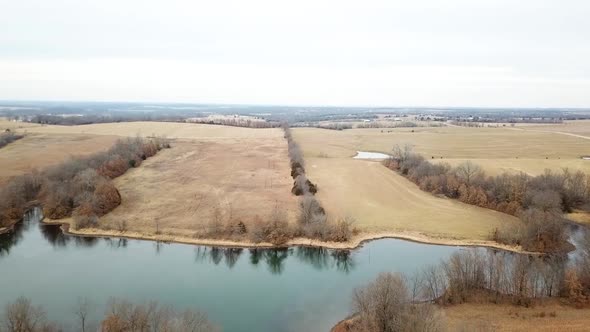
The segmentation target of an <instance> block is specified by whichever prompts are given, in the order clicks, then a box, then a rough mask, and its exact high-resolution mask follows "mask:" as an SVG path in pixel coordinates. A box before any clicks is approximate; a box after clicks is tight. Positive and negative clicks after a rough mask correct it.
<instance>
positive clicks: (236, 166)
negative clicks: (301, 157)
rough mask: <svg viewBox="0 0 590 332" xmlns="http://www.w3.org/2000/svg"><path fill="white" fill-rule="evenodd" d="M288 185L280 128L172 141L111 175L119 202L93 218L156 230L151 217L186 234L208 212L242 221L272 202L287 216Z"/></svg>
mask: <svg viewBox="0 0 590 332" xmlns="http://www.w3.org/2000/svg"><path fill="white" fill-rule="evenodd" d="M232 129H233V128H232ZM265 130H266V129H265ZM237 131H238V132H239V131H240V130H239V129H238V130H237ZM277 133H280V132H277ZM291 185H292V183H291V178H290V176H289V164H288V159H287V149H286V143H285V141H284V139H283V138H282V136H280V135H274V137H269V138H264V139H262V138H249V139H248V138H242V139H240V141H239V143H236V142H234V140H233V139H232V140H229V141H226V140H219V141H218V142H210V141H207V142H204V141H193V140H183V141H176V142H174V143H173V148H172V149H167V150H163V151H161V152H160V153H158V154H157V155H156V156H154V157H152V158H150V159H148V160H146V161H145V162H144V163H143V164H142V165H141V167H139V168H137V169H133V170H131V171H129V172H128V173H127V174H125V175H124V176H121V177H120V178H117V179H116V180H115V186H116V187H117V188H118V189H119V191H120V193H121V196H122V198H123V202H122V204H121V205H120V206H119V207H117V208H116V209H115V210H114V211H112V212H111V213H109V214H108V215H106V216H104V217H103V218H102V220H101V223H103V224H106V225H108V226H110V227H111V228H115V229H116V228H117V225H118V224H119V223H120V222H122V221H124V222H125V224H126V226H127V227H128V230H129V231H132V232H139V233H143V234H154V233H156V228H157V226H156V225H159V226H158V227H159V232H160V233H162V234H165V235H174V236H179V237H193V236H194V235H195V233H197V232H203V231H206V230H207V227H208V226H209V225H210V223H211V221H212V220H215V219H216V218H219V219H220V220H221V222H222V223H226V222H228V221H230V220H231V221H232V222H233V223H237V222H239V221H242V222H244V224H246V226H247V227H248V226H249V225H251V224H252V222H253V221H254V220H255V219H256V218H257V217H259V218H263V219H264V218H267V217H268V216H269V214H270V213H271V211H272V210H273V208H274V206H275V205H279V206H280V207H281V208H282V209H285V210H286V211H288V213H289V215H290V219H291V220H294V217H295V212H296V211H295V210H296V207H297V200H296V198H295V197H294V196H292V195H291V192H290V190H291ZM216 210H217V211H216Z"/></svg>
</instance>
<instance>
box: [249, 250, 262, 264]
mask: <svg viewBox="0 0 590 332" xmlns="http://www.w3.org/2000/svg"><path fill="white" fill-rule="evenodd" d="M262 255H263V250H261V249H256V248H254V249H250V264H252V265H255V266H256V265H258V263H259V262H260V259H261V258H262Z"/></svg>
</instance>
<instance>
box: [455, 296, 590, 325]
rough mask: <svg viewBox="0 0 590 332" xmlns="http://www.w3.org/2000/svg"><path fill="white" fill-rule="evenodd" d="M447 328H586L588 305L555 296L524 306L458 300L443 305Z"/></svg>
mask: <svg viewBox="0 0 590 332" xmlns="http://www.w3.org/2000/svg"><path fill="white" fill-rule="evenodd" d="M444 313H445V316H446V321H447V324H448V330H449V331H483V332H487V331H514V332H516V331H522V332H528V331H546V332H562V331H564V332H566V331H567V332H574V331H576V332H577V331H588V329H589V328H590V325H589V323H590V322H589V317H590V309H588V308H585V309H575V308H573V307H571V306H565V305H561V304H559V303H558V302H557V300H549V302H547V303H546V304H543V305H537V306H534V307H532V308H525V307H521V306H513V305H497V304H461V305H455V306H450V307H446V308H445V309H444Z"/></svg>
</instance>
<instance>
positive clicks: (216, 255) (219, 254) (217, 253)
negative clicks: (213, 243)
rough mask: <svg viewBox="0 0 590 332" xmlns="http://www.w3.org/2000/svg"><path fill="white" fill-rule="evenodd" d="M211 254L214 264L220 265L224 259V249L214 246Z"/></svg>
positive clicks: (210, 251)
mask: <svg viewBox="0 0 590 332" xmlns="http://www.w3.org/2000/svg"><path fill="white" fill-rule="evenodd" d="M209 256H210V257H211V261H212V262H213V264H215V265H218V264H219V263H220V262H221V260H222V259H223V249H221V248H217V247H212V248H211V250H209Z"/></svg>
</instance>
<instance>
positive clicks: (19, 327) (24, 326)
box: [3, 296, 46, 332]
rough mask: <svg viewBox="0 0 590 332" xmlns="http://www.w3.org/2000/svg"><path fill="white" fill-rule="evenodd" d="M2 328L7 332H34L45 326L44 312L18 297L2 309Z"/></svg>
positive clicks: (23, 298)
mask: <svg viewBox="0 0 590 332" xmlns="http://www.w3.org/2000/svg"><path fill="white" fill-rule="evenodd" d="M3 318H4V319H3V321H4V326H5V328H6V330H7V331H9V332H35V331H39V330H40V329H41V328H42V327H43V325H45V322H46V318H45V311H43V308H41V307H36V306H34V305H33V304H32V303H31V300H29V299H27V298H25V297H22V296H21V297H19V298H18V299H16V301H14V302H13V303H9V304H8V305H6V307H5V309H4V317H3Z"/></svg>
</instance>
